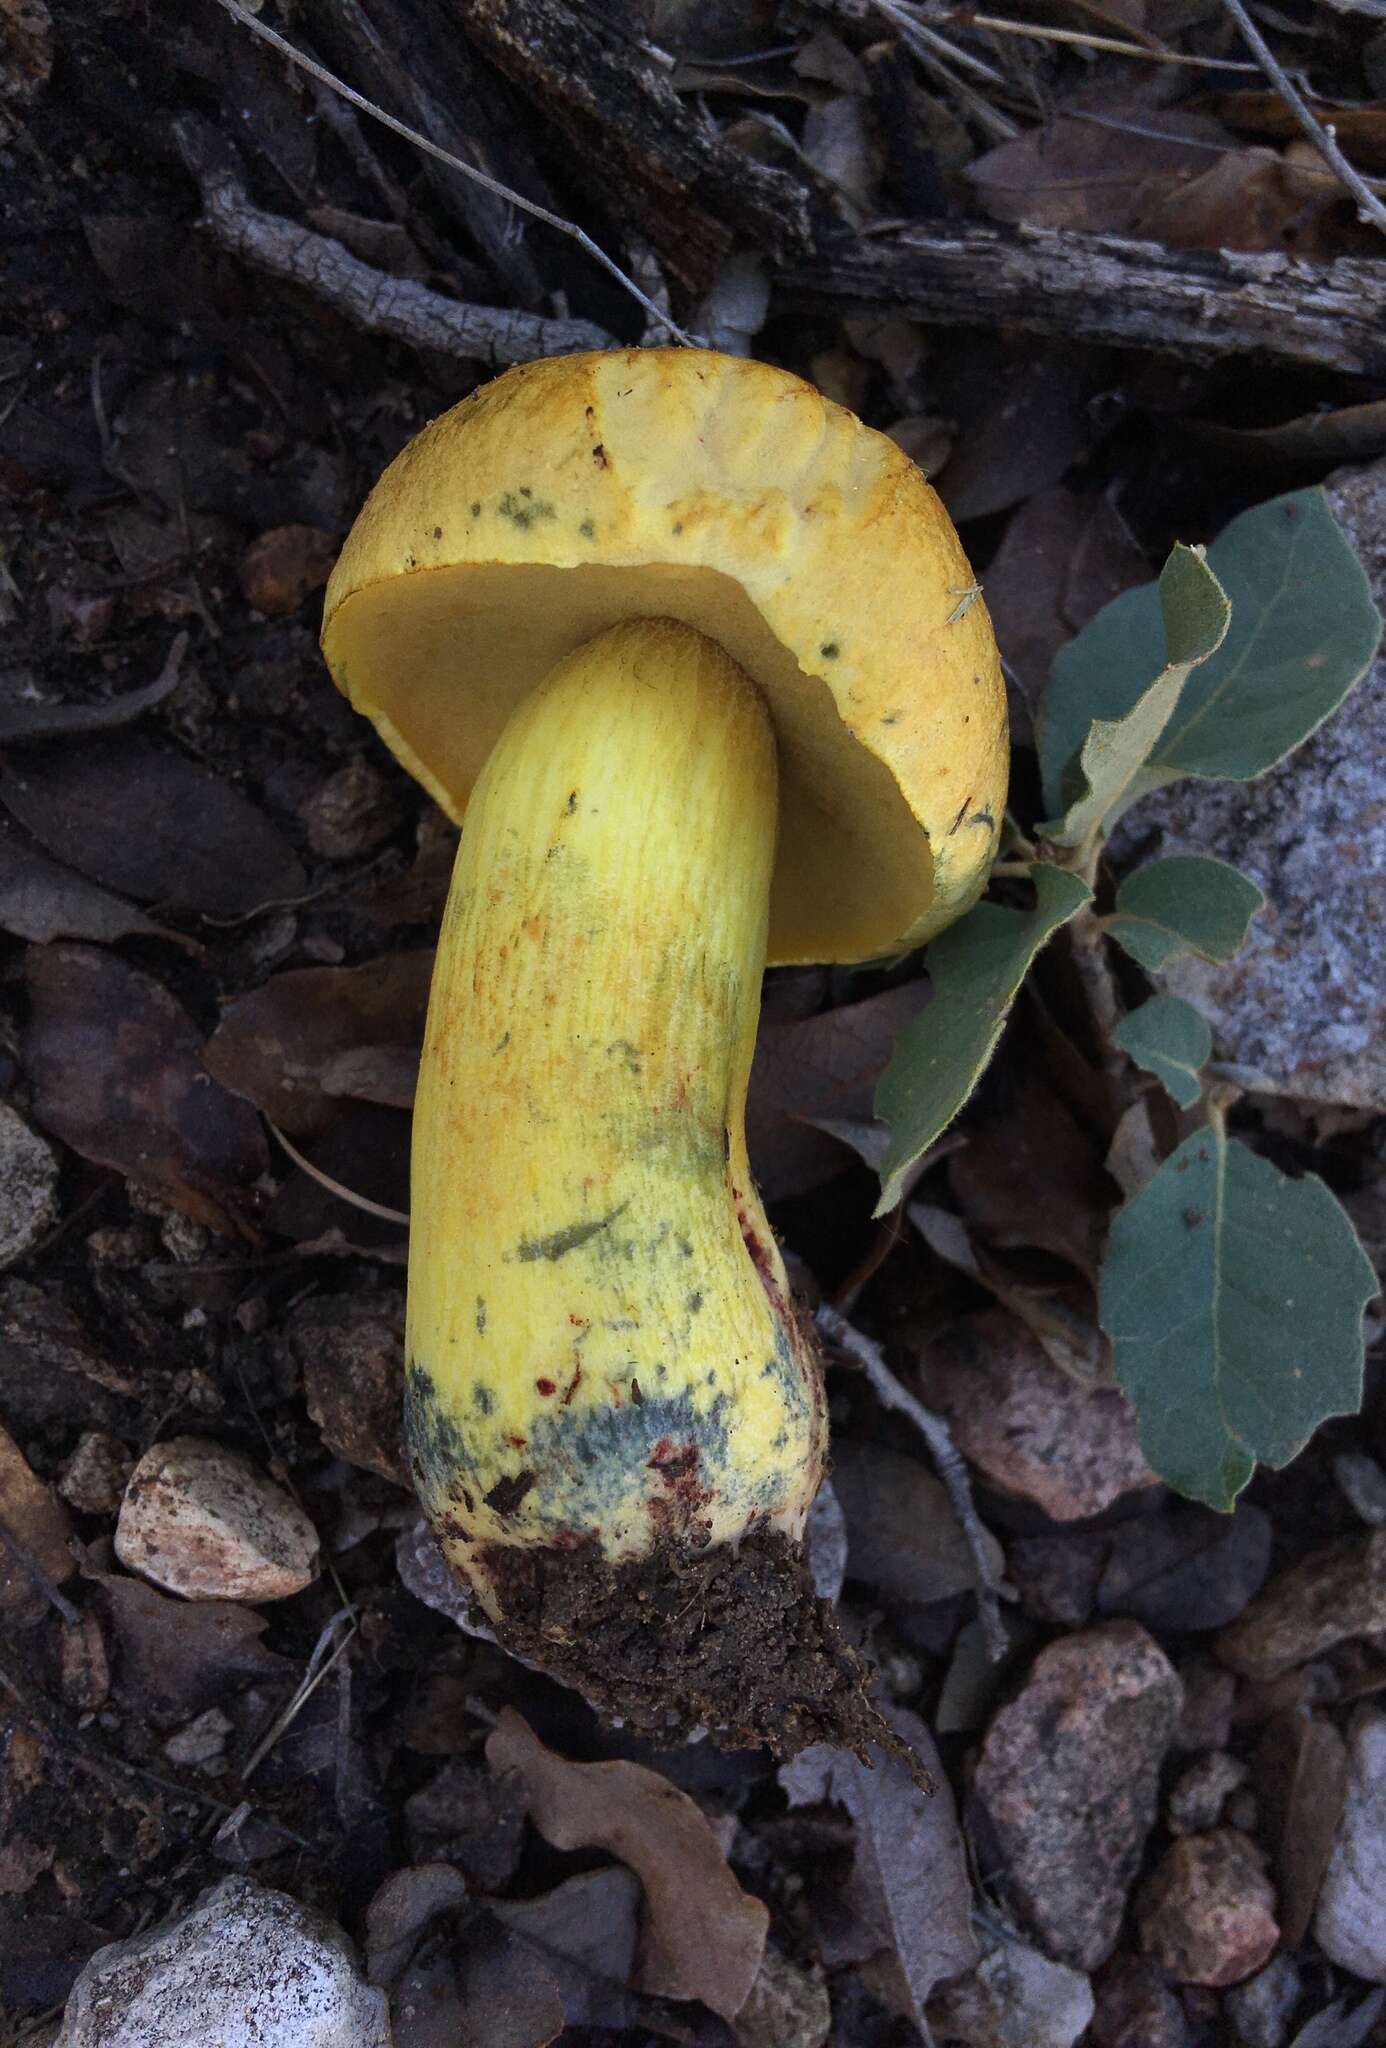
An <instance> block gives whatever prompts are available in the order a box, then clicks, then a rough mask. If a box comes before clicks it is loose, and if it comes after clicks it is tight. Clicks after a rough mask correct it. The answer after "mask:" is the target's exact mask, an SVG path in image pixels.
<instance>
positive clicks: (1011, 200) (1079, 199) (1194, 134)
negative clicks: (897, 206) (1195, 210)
mask: <svg viewBox="0 0 1386 2048" xmlns="http://www.w3.org/2000/svg"><path fill="white" fill-rule="evenodd" d="M1111 112H1112V117H1113V119H1114V120H1119V119H1120V117H1121V116H1120V109H1119V108H1116V109H1112V110H1111ZM1156 127H1158V128H1159V129H1160V131H1161V132H1160V134H1159V135H1156V134H1154V133H1153V132H1151V131H1153V130H1154V129H1155V128H1156ZM1137 129H1139V130H1140V131H1141V132H1135V131H1136V130H1137ZM1210 145H1211V146H1212V147H1213V148H1214V149H1218V148H1232V149H1234V148H1235V146H1236V145H1235V144H1234V143H1233V142H1232V140H1231V138H1230V136H1229V135H1228V134H1227V131H1226V130H1225V129H1224V128H1222V127H1221V126H1220V125H1219V123H1218V122H1216V121H1214V120H1211V119H1209V118H1208V117H1207V116H1206V115H1190V114H1182V113H1175V112H1171V111H1169V110H1164V111H1162V112H1161V113H1160V114H1159V115H1158V117H1156V118H1152V117H1151V115H1150V112H1149V109H1148V108H1147V109H1142V110H1140V111H1139V112H1137V113H1135V114H1133V116H1132V129H1131V130H1130V131H1128V130H1125V129H1121V128H1117V127H1114V126H1111V127H1109V126H1108V125H1107V123H1106V121H1105V119H1104V121H1103V123H1102V124H1101V125H1100V126H1099V125H1098V124H1097V123H1095V122H1091V121H1078V120H1072V119H1069V118H1067V117H1065V116H1064V115H1062V114H1061V115H1059V116H1058V118H1057V119H1055V120H1053V121H1051V122H1048V123H1047V124H1046V125H1045V126H1043V127H1040V128H1031V129H1028V130H1027V131H1026V132H1025V133H1024V134H1023V135H1018V136H1017V137H1016V138H1015V139H1014V140H1013V141H1011V142H1003V143H1000V144H999V145H998V146H997V148H995V149H991V150H988V151H987V153H986V155H985V156H982V157H979V158H978V160H977V162H976V163H975V164H973V165H972V166H971V168H970V170H969V171H968V173H967V175H968V179H969V181H970V182H971V184H972V187H973V190H974V191H975V192H976V194H977V197H978V199H979V200H980V202H981V204H982V206H983V207H984V208H985V210H986V211H987V213H989V214H990V215H991V217H992V219H993V220H1002V221H1017V222H1018V221H1027V222H1029V223H1030V224H1031V225H1032V226H1034V227H1049V228H1074V229H1077V230H1078V231H1079V232H1080V233H1085V234H1130V233H1134V232H1136V230H1137V229H1138V227H1139V224H1140V223H1141V222H1142V221H1143V220H1144V218H1145V216H1146V214H1147V213H1148V211H1149V209H1150V208H1151V206H1152V205H1155V204H1159V203H1161V202H1163V201H1164V200H1165V199H1166V198H1167V197H1168V196H1169V195H1170V194H1171V193H1172V192H1176V191H1178V189H1179V188H1180V187H1181V186H1182V185H1185V184H1187V183H1189V182H1190V181H1191V180H1192V179H1194V178H1197V177H1201V176H1202V175H1203V173H1204V172H1205V171H1206V170H1207V168H1208V166H1209V163H1210V162H1212V161H1214V160H1215V159H1214V158H1213V157H1212V156H1211V155H1210V149H1209V146H1210Z"/></svg>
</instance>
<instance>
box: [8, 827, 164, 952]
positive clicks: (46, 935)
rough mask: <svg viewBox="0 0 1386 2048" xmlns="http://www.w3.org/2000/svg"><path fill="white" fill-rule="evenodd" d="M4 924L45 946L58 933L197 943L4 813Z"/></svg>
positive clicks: (19, 935)
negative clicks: (67, 863)
mask: <svg viewBox="0 0 1386 2048" xmlns="http://www.w3.org/2000/svg"><path fill="white" fill-rule="evenodd" d="M0 928H3V929H4V930H5V931H7V932H13V933H14V935H15V937H16V938H18V939H32V940H34V941H35V942H36V943H37V944H38V945H41V946H46V945H48V944H49V943H50V942H51V941H52V940H54V939H95V940H97V941H98V942H99V943H101V944H103V945H109V944H111V942H112V941H113V940H115V939H128V938H139V937H148V938H156V939H170V940H171V941H172V942H173V944H174V945H175V946H182V947H184V948H185V949H186V950H187V951H189V952H196V951H197V947H196V946H195V945H194V944H193V942H192V941H191V940H190V939H186V938H184V936H183V934H182V933H181V932H173V931H169V930H167V929H166V928H165V927H164V926H163V925H159V924H155V923H154V922H153V920H152V919H151V918H148V917H146V916H145V914H144V912H143V911H142V910H137V909H136V908H135V906H134V904H133V903H126V902H125V901H124V900H123V899H122V898H121V897H119V896H114V895H112V893H111V891H110V890H109V889H103V888H102V887H101V886H100V884H99V883H98V882H89V881H88V880H87V879H86V877H85V875H79V874H77V873H76V872H75V871H74V870H73V869H72V868H69V867H64V866H63V864H62V862H61V861H58V860H54V858H53V856H52V855H51V854H48V853H44V852H43V851H42V850H41V849H40V848H39V847H37V846H33V845H31V844H30V843H29V841H28V840H27V839H26V838H25V837H24V836H23V835H22V834H21V833H20V831H19V830H18V828H17V827H16V826H14V825H13V824H11V823H10V821H9V820H8V819H7V818H5V817H4V816H3V815H0Z"/></svg>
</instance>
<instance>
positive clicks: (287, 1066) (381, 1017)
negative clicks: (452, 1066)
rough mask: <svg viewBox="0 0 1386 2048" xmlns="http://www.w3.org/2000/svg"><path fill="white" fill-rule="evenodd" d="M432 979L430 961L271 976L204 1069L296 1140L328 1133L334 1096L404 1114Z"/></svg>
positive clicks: (229, 1017) (397, 960)
mask: <svg viewBox="0 0 1386 2048" xmlns="http://www.w3.org/2000/svg"><path fill="white" fill-rule="evenodd" d="M432 974H433V955H432V954H431V953H394V954H387V955H386V956H385V957H383V958H382V959H379V960H367V961H366V962H365V963H364V964H363V965H362V966H360V967H299V968H294V969H292V970H291V971H290V972H289V973H287V974H276V975H275V976H274V978H273V979H272V980H271V981H268V982H266V984H265V986H264V987H263V988H258V989H255V990H253V991H252V992H251V994H250V995H248V996H242V997H241V999H240V1001H239V1002H236V1003H233V1004H232V1005H231V1007H230V1008H229V1009H228V1010H227V1012H226V1014H225V1016H224V1017H223V1018H222V1021H221V1023H220V1024H219V1025H218V1026H217V1029H216V1030H215V1031H214V1032H213V1034H212V1037H211V1038H210V1039H209V1041H208V1043H207V1049H206V1053H205V1058H206V1062H207V1067H208V1070H209V1071H210V1072H211V1073H213V1074H215V1075H216V1077H217V1079H218V1080H219V1081H220V1082H221V1083H222V1084H223V1085H224V1086H225V1087H227V1088H229V1089H231V1090H232V1091H233V1093H235V1094H237V1095H244V1096H245V1097H246V1098H247V1100H249V1101H251V1102H253V1103H254V1104H255V1106H256V1108H257V1109H262V1110H263V1111H264V1112H265V1114H266V1116H268V1117H269V1118H270V1119H271V1120H272V1121H273V1122H274V1123H276V1124H278V1125H280V1126H281V1128H282V1129H284V1130H286V1131H288V1132H290V1133H291V1134H292V1135H293V1136H295V1137H305V1138H311V1137H314V1136H316V1135H317V1134H318V1133H319V1132H321V1131H324V1130H326V1128H327V1127H328V1125H329V1124H330V1123H332V1121H333V1120H334V1118H335V1116H336V1114H337V1107H338V1105H337V1102H336V1101H335V1100H334V1098H335V1097H338V1096H342V1095H351V1096H357V1097H359V1098H363V1099H365V1100H367V1101H374V1102H381V1101H384V1102H386V1103H391V1104H395V1105H397V1106H399V1107H407V1106H408V1103H409V1102H412V1100H413V1095H412V1090H408V1091H407V1080H408V1076H409V1074H410V1073H411V1072H412V1071H413V1070H414V1068H416V1067H417V1062H418V1049H419V1046H420V1045H421V1043H422V1041H423V1027H424V1017H425V1014H426V1012H427V1009H428V985H429V981H430V979H431V978H432ZM406 1091H407V1092H406ZM401 1096H404V1097H405V1099H404V1100H403V1101H401V1099H400V1098H401Z"/></svg>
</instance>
